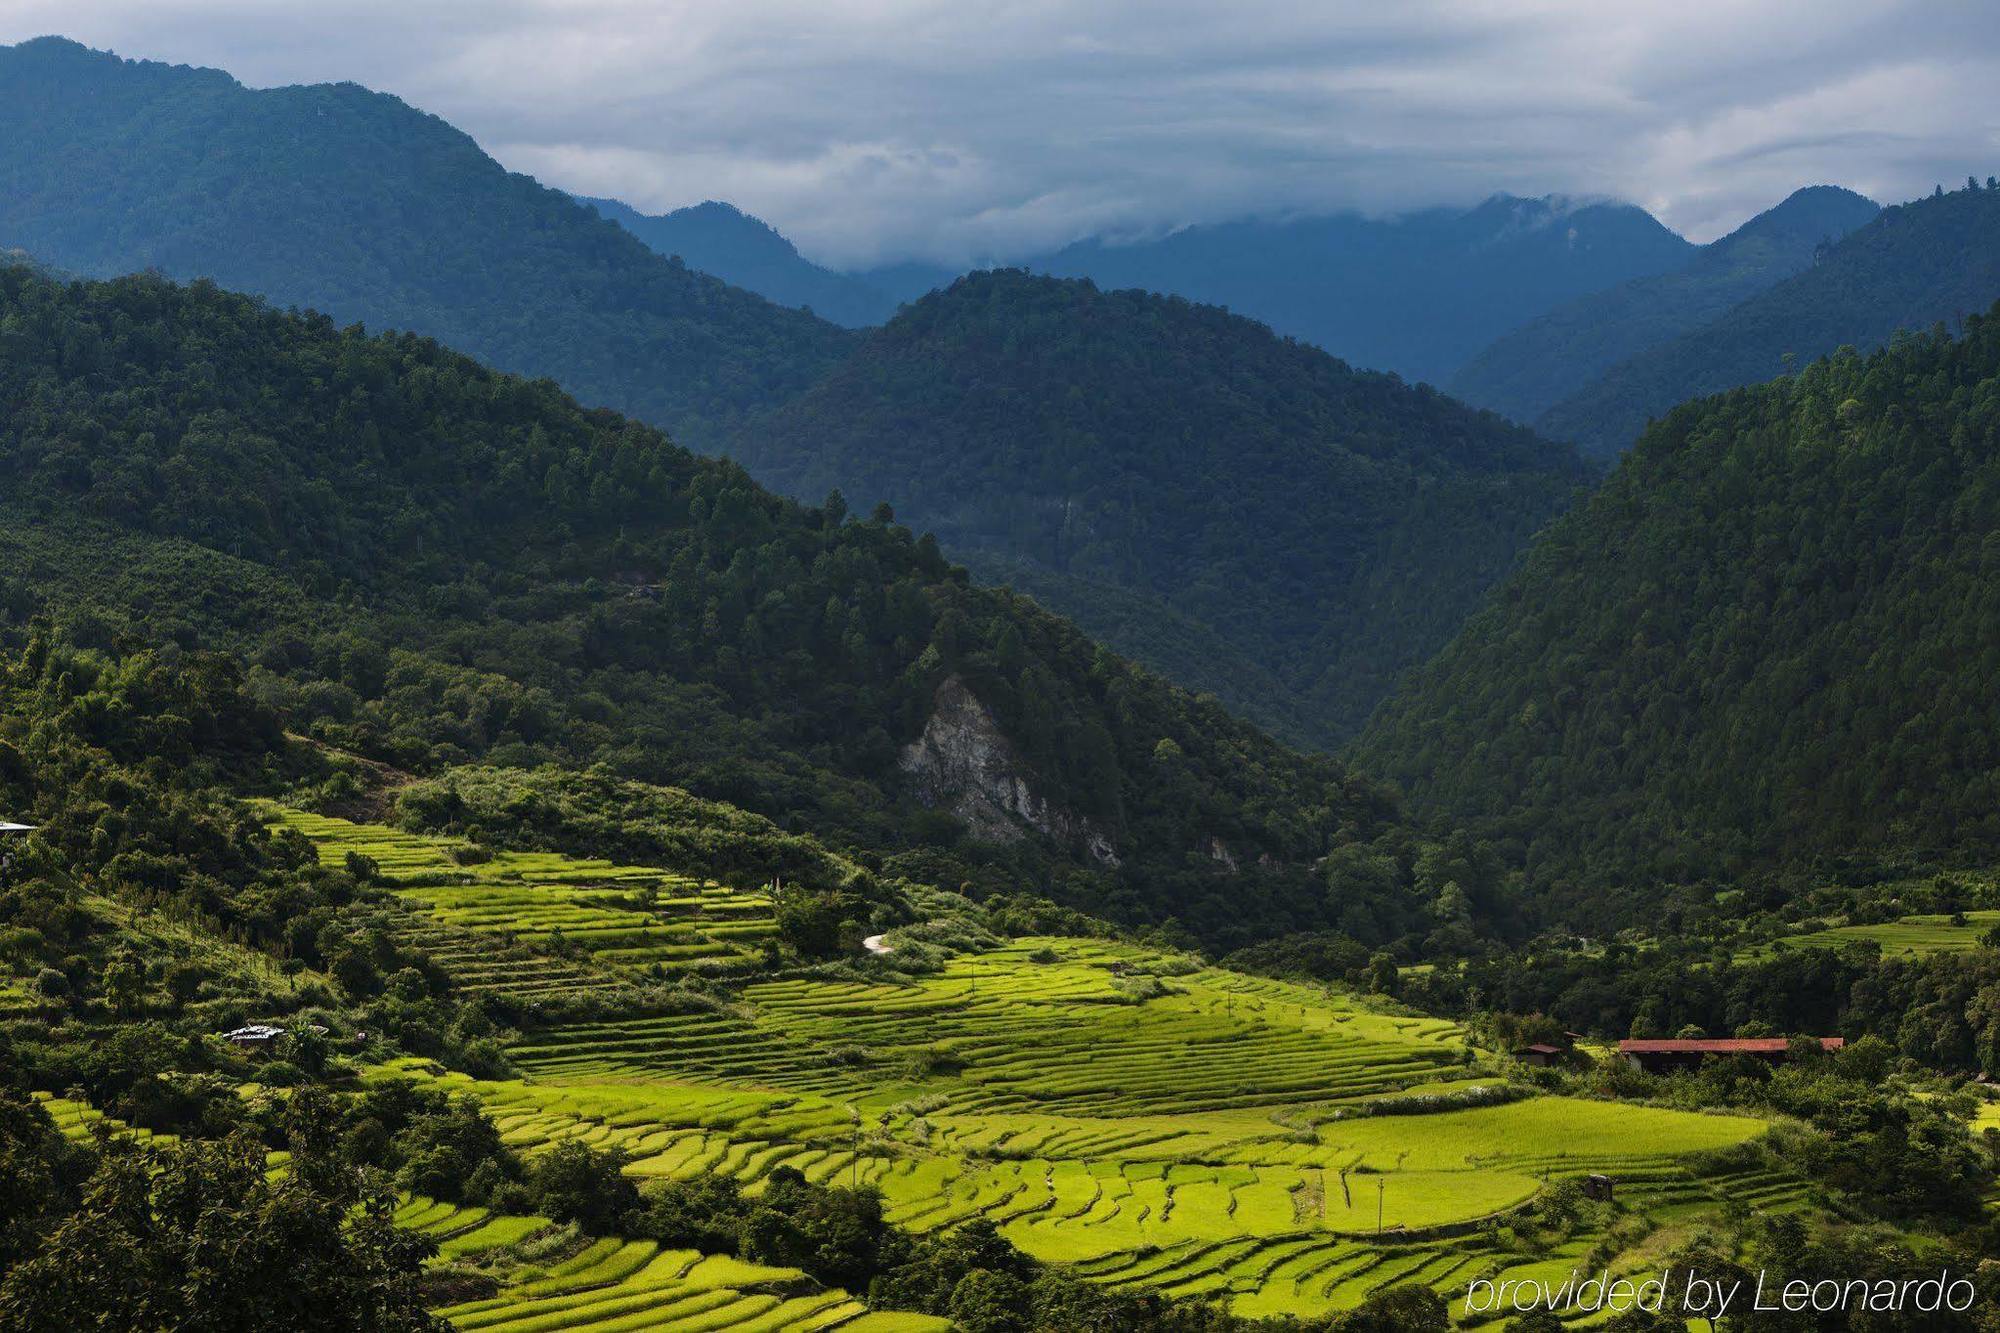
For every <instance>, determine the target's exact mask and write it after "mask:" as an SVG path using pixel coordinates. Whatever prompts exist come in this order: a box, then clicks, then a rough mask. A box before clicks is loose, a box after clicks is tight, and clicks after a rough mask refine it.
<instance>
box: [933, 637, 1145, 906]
mask: <svg viewBox="0 0 2000 1333" xmlns="http://www.w3.org/2000/svg"><path fill="white" fill-rule="evenodd" d="M898 763H899V765H900V766H901V768H902V770H903V771H904V772H905V773H908V774H909V775H910V776H911V777H912V778H913V779H914V780H915V784H916V790H917V799H919V800H921V801H922V802H923V803H924V804H925V805H929V806H942V807H943V808H945V809H948V810H950V811H951V812H952V813H953V814H955V815H957V816H958V817H959V818H960V819H963V820H964V821H965V822H966V823H967V824H968V825H969V826H970V827H971V829H972V833H973V836H974V837H978V838H985V839H987V840H988V841H992V842H1014V841H1016V840H1018V839H1020V838H1024V837H1026V836H1027V833H1028V830H1029V829H1034V830H1035V831H1036V832H1039V833H1044V834H1047V835H1048V836H1049V837H1052V838H1057V839H1060V840H1062V841H1064V842H1073V843H1078V844H1080V845H1082V846H1083V847H1084V848H1085V849H1086V850H1087V851H1088V852H1089V853H1090V854H1091V856H1093V857H1095V858H1096V859H1097V860H1099V861H1101V862H1103V863H1104V864H1105V865H1112V866H1115V865H1117V864H1118V853H1117V851H1116V849H1114V848H1113V847H1112V845H1111V840H1110V839H1109V838H1107V837H1105V836H1104V834H1103V832H1102V831H1101V830H1099V829H1098V828H1097V827H1096V826H1095V825H1093V824H1092V823H1091V822H1090V821H1089V820H1088V819H1085V818H1083V817H1082V816H1081V815H1077V814H1073V813H1071V812H1070V811H1068V810H1064V809H1061V808H1059V807H1057V806H1055V805H1052V804H1050V803H1049V801H1048V800H1046V799H1045V798H1043V797H1042V796H1041V795H1040V794H1039V793H1038V792H1036V791H1035V790H1034V788H1032V787H1031V786H1030V785H1029V784H1028V779H1027V777H1026V776H1025V775H1024V774H1023V772H1022V768H1021V763H1020V760H1019V758H1018V757H1017V756H1016V754H1015V753H1014V746H1013V743H1012V742H1011V741H1009V740H1008V739H1007V737H1006V735H1005V733H1003V732H1002V731H1001V730H1000V726H999V724H998V723H996V722H995V721H994V720H993V714H992V713H990V712H988V711H987V708H986V705H985V704H983V703H981V702H979V699H978V698H977V696H975V695H974V694H973V693H972V691H971V690H970V689H968V688H966V684H965V682H964V681H962V680H960V679H959V678H958V677H957V676H947V677H946V678H945V680H944V682H943V683H942V684H940V685H939V686H938V688H937V695H936V696H935V698H934V699H933V701H932V705H931V716H930V721H928V722H926V723H925V724H924V734H923V735H921V736H919V737H918V738H917V739H916V740H914V741H912V742H911V743H910V744H909V745H907V746H905V747H904V748H903V753H902V756H901V758H900V759H899V760H898Z"/></svg>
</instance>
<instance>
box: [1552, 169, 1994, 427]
mask: <svg viewBox="0 0 2000 1333" xmlns="http://www.w3.org/2000/svg"><path fill="white" fill-rule="evenodd" d="M1996 299H2000V189H1996V188H1994V185H1993V179H1992V178H1991V177H1988V178H1987V184H1986V186H1985V187H1983V188H1982V187H1979V186H1977V185H1976V184H1975V183H1973V182H1971V181H1968V182H1967V183H1966V188H1963V189H1960V190H1956V191H1953V192H1951V193H1944V192H1942V191H1940V192H1939V193H1938V194H1935V195H1933V196H1931V197H1930V198H1927V199H1919V200H1916V201H1914V202H1912V203H1907V204H1899V205H1896V206H1894V207H1891V208H1885V209H1883V210H1882V212H1881V214H1880V215H1879V216H1878V217H1877V218H1876V219H1875V220H1874V221H1873V222H1870V223H1869V224H1867V225H1866V226H1864V227H1861V228H1859V229H1857V230H1855V231H1854V232H1852V233H1850V234H1849V235H1848V236H1847V237H1846V238H1845V239H1844V240H1842V241H1840V242H1839V243H1837V244H1836V245H1834V246H1833V247H1832V249H1830V250H1829V251H1827V252H1826V254H1825V255H1823V256H1822V257H1820V258H1819V259H1818V260H1817V261H1816V262H1815V263H1813V264H1812V265H1811V266H1810V267H1808V268H1806V269H1805V270H1804V271H1802V272H1800V273H1798V274H1796V275H1795V276H1793V277H1791V278H1788V279H1786V280H1785V281H1783V282H1781V283H1778V284H1777V285H1776V286H1774V287H1771V288H1769V289H1768V290H1766V291H1764V292H1761V293H1759V294H1758V295H1756V296H1753V297H1751V298H1749V299H1748V300H1745V301H1743V302H1742V303H1740V304H1738V305H1736V306H1733V307H1731V308H1730V309H1729V310H1727V311H1725V312H1724V313H1723V314H1721V315H1720V316H1718V317H1717V318H1715V319H1713V320H1711V321H1709V322H1708V323H1706V324H1703V325H1701V326H1700V327H1698V328H1696V329H1693V330H1691V331H1690V332H1688V333H1685V334H1683V335H1681V336H1680V337H1678V338H1675V339H1672V340H1670V341H1668V342H1666V343H1664V344H1661V345H1659V346H1656V347H1654V348H1652V349H1650V350H1648V351H1647V352H1645V353H1644V354H1642V355H1640V356H1637V357H1634V358H1632V359H1630V360H1627V361H1625V362H1622V363H1620V364H1619V365H1617V366H1614V367H1612V368H1611V369H1610V370H1609V371H1607V372H1605V374H1604V375H1603V376H1602V377H1601V378H1599V379H1597V380H1596V381H1594V382H1592V383H1591V384H1589V385H1586V386H1585V387H1583V388H1581V389H1579V390H1577V391H1576V392H1574V393H1572V394H1571V395H1569V396H1568V397H1566V398H1564V399H1563V400H1562V401H1560V402H1558V403H1557V404H1555V406H1553V407H1551V408H1549V410H1548V411H1546V412H1544V413H1543V414H1542V415H1541V416H1540V417H1539V418H1537V419H1536V421H1535V427H1536V429H1537V430H1540V431H1541V432H1543V433H1544V434H1546V435H1549V436H1550V437H1552V438H1555V439H1562V440H1571V441H1574V442H1575V443H1576V444H1577V445H1578V447H1580V448H1581V449H1583V450H1584V452H1585V453H1587V454H1596V455H1600V456H1609V455H1612V454H1615V453H1617V452H1618V451H1619V450H1620V449H1623V448H1625V447H1626V446H1627V445H1629V444H1630V443H1631V442H1632V441H1633V440H1634V439H1636V438H1637V437H1638V434H1639V432H1640V430H1641V429H1643V428H1644V426H1645V424H1646V422H1647V420H1648V419H1649V418H1652V417H1657V416H1660V415H1663V414H1664V413H1665V412H1666V411H1667V410H1668V409H1670V408H1672V407H1673V406H1674V405H1675V404H1676V403H1682V402H1685V401H1687V400H1688V399H1690V398H1697V397H1701V396H1703V395H1705V394H1712V393H1720V392H1722V391H1723V390H1725V389H1732V388H1735V387H1736V386H1737V385H1740V384H1755V383H1758V382H1760V381H1762V380H1767V379H1770V378H1772V377H1773V376H1775V375H1780V374H1783V373H1784V372H1785V371H1786V370H1787V369H1788V368H1790V367H1793V366H1799V365H1803V364H1805V363H1806V362H1807V361H1810V360H1812V359H1813V358H1815V357H1820V356H1825V355H1827V354H1828V353H1830V352H1833V351H1834V350H1835V349H1837V348H1840V347H1843V346H1851V347H1855V348H1858V349H1860V350H1862V351H1868V350H1870V349H1872V348H1875V347H1879V346H1881V345H1882V344H1883V343H1885V342H1887V341H1888V340H1889V338H1890V336H1891V335H1893V334H1894V333H1895V332H1896V331H1897V330H1899V329H1926V328H1929V327H1931V326H1932V325H1933V324H1938V323H1950V322H1952V321H1955V320H1957V319H1960V318H1962V317H1964V316H1966V315H1969V314H1972V313H1975V312H1977V311H1980V310H1984V309H1986V308H1987V306H1989V305H1991V304H1992V303H1993V301H1995V300H1996Z"/></svg>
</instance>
